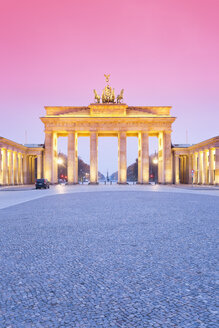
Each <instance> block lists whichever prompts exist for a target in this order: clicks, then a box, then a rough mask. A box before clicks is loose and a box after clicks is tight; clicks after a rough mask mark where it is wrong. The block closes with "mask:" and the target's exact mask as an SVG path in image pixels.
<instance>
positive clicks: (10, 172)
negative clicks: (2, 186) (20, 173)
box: [8, 150, 14, 185]
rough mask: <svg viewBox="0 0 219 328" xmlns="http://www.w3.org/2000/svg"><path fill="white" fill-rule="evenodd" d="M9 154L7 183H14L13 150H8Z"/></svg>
mask: <svg viewBox="0 0 219 328" xmlns="http://www.w3.org/2000/svg"><path fill="white" fill-rule="evenodd" d="M8 155H9V166H8V184H9V185H13V184H14V158H13V151H12V150H8Z"/></svg>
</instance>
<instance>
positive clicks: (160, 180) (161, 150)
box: [158, 132, 164, 183]
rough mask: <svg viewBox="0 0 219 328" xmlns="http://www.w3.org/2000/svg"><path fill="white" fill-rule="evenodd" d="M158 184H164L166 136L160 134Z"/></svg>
mask: <svg viewBox="0 0 219 328" xmlns="http://www.w3.org/2000/svg"><path fill="white" fill-rule="evenodd" d="M158 183H164V134H163V132H159V134H158Z"/></svg>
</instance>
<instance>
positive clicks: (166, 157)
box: [41, 75, 176, 184]
mask: <svg viewBox="0 0 219 328" xmlns="http://www.w3.org/2000/svg"><path fill="white" fill-rule="evenodd" d="M105 77H106V82H107V85H106V87H105V88H104V90H103V92H102V96H101V97H100V96H99V95H98V94H97V92H96V90H94V94H95V101H96V102H95V103H92V104H90V105H89V106H87V107H77V106H76V107H71V106H67V107H66V106H65V107H62V106H61V107H49V106H46V107H45V110H46V115H45V116H44V117H41V121H42V122H43V123H44V125H45V159H44V177H45V178H46V179H48V180H49V181H51V183H57V176H58V174H57V170H58V163H57V156H58V154H57V139H58V137H61V136H62V137H63V136H66V137H67V138H68V183H70V184H77V183H78V137H82V136H89V137H90V183H91V184H97V183H98V137H103V136H104V137H112V136H113V137H117V138H118V183H120V184H126V183H127V160H126V148H127V147H126V141H127V137H133V136H134V137H137V138H138V183H140V184H147V183H149V142H148V138H149V137H150V136H156V137H157V138H158V182H159V183H163V184H166V183H167V184H168V183H172V182H173V177H172V156H171V132H172V123H173V122H174V121H175V119H176V118H175V117H172V116H171V115H170V110H171V107H163V106H162V107H154V106H153V107H145V106H128V105H127V104H125V103H123V102H122V100H123V90H122V91H121V92H120V94H119V95H118V96H117V97H115V91H114V89H112V88H111V87H110V86H109V84H108V82H109V75H106V76H105ZM101 100H102V102H101Z"/></svg>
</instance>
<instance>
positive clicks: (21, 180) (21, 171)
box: [19, 153, 24, 184]
mask: <svg viewBox="0 0 219 328" xmlns="http://www.w3.org/2000/svg"><path fill="white" fill-rule="evenodd" d="M19 170H20V173H19V177H20V178H19V183H20V184H23V183H24V175H23V156H22V154H21V153H20V154H19Z"/></svg>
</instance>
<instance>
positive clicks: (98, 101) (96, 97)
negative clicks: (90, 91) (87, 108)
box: [94, 89, 100, 103]
mask: <svg viewBox="0 0 219 328" xmlns="http://www.w3.org/2000/svg"><path fill="white" fill-rule="evenodd" d="M94 95H95V97H94V100H95V99H96V101H97V103H100V96H99V95H98V94H97V91H96V90H95V89H94Z"/></svg>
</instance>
